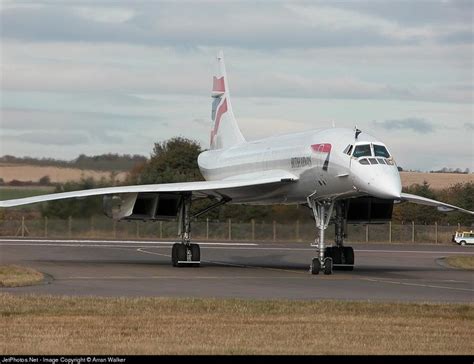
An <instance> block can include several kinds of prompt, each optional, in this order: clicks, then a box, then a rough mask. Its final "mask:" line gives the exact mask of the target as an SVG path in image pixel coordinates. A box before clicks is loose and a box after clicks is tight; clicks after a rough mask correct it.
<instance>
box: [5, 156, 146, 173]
mask: <svg viewBox="0 0 474 364" xmlns="http://www.w3.org/2000/svg"><path fill="white" fill-rule="evenodd" d="M146 161H147V158H146V157H144V156H142V155H138V154H134V155H130V154H112V153H108V154H101V155H93V156H87V155H85V154H81V155H79V156H78V157H77V158H75V159H73V160H70V161H67V160H61V159H54V158H40V159H39V158H32V157H14V156H12V155H4V156H3V157H0V163H10V164H27V165H32V166H52V167H62V168H79V169H90V170H95V171H129V170H131V169H132V168H134V167H135V166H136V165H137V164H140V163H145V162H146Z"/></svg>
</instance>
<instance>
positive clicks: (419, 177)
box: [400, 172, 474, 190]
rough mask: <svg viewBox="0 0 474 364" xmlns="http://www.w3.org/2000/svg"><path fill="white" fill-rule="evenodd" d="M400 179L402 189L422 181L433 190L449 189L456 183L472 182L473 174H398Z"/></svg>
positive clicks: (473, 179)
mask: <svg viewBox="0 0 474 364" xmlns="http://www.w3.org/2000/svg"><path fill="white" fill-rule="evenodd" d="M400 178H401V180H402V186H403V187H409V186H411V185H412V184H414V183H417V184H419V185H421V184H423V181H426V182H428V183H429V184H430V187H431V188H434V189H435V190H440V189H443V188H446V187H450V186H452V185H454V184H456V183H467V182H474V174H461V173H422V172H400Z"/></svg>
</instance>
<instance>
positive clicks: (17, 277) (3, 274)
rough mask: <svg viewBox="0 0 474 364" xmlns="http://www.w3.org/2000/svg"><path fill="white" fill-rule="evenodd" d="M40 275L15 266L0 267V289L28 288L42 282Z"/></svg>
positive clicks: (32, 270)
mask: <svg viewBox="0 0 474 364" xmlns="http://www.w3.org/2000/svg"><path fill="white" fill-rule="evenodd" d="M43 278H44V276H43V274H42V273H40V272H37V271H35V270H34V269H31V268H26V267H20V266H17V265H0V287H20V286H30V285H32V284H36V283H38V282H41V281H42V280H43Z"/></svg>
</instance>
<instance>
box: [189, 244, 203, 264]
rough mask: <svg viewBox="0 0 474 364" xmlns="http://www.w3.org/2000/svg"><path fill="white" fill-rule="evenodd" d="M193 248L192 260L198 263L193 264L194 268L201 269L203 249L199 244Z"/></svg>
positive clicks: (193, 245)
mask: <svg viewBox="0 0 474 364" xmlns="http://www.w3.org/2000/svg"><path fill="white" fill-rule="evenodd" d="M190 248H191V257H192V258H191V260H192V261H193V262H196V263H193V265H192V266H193V267H199V265H200V261H201V248H200V247H199V245H198V244H191V246H190Z"/></svg>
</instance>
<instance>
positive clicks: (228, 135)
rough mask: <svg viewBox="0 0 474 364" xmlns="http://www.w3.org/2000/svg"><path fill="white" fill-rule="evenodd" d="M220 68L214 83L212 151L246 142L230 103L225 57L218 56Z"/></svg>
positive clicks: (220, 53)
mask: <svg viewBox="0 0 474 364" xmlns="http://www.w3.org/2000/svg"><path fill="white" fill-rule="evenodd" d="M217 63H218V66H219V69H218V74H217V76H214V78H213V82H212V94H211V96H212V114H211V119H212V122H213V128H212V130H211V149H222V148H229V147H232V146H234V145H237V144H241V143H244V142H245V138H244V137H243V135H242V133H241V132H240V129H239V126H238V125H237V121H236V120H235V116H234V113H233V112H232V105H231V103H230V94H229V84H228V82H227V75H226V72H225V64H224V55H223V53H222V51H220V52H219V54H218V55H217Z"/></svg>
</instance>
